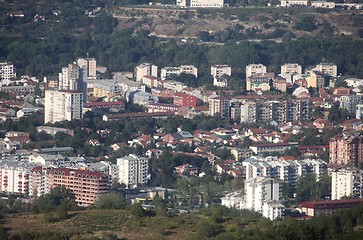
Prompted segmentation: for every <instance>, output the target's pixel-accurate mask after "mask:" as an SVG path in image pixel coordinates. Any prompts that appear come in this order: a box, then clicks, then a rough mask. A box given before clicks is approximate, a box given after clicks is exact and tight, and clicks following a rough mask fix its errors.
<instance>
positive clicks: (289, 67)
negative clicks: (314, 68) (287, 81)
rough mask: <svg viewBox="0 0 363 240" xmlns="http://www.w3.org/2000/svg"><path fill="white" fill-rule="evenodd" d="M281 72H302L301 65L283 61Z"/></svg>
mask: <svg viewBox="0 0 363 240" xmlns="http://www.w3.org/2000/svg"><path fill="white" fill-rule="evenodd" d="M281 74H290V75H296V74H302V67H301V65H300V64H297V63H285V64H284V65H282V66H281Z"/></svg>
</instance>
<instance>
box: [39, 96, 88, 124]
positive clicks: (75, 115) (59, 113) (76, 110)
mask: <svg viewBox="0 0 363 240" xmlns="http://www.w3.org/2000/svg"><path fill="white" fill-rule="evenodd" d="M82 105H83V94H82V92H79V91H72V90H59V91H52V90H46V91H45V115H44V122H45V123H48V122H50V123H55V122H60V121H64V120H68V121H71V120H72V119H81V118H82Z"/></svg>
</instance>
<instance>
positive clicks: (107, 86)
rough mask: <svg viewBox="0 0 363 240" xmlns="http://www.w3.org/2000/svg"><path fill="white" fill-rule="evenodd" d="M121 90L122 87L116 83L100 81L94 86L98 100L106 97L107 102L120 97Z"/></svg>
mask: <svg viewBox="0 0 363 240" xmlns="http://www.w3.org/2000/svg"><path fill="white" fill-rule="evenodd" d="M121 90H122V89H121V86H120V85H118V84H117V82H115V81H108V80H99V81H97V82H95V83H94V84H93V96H94V97H98V98H101V97H106V100H108V98H110V97H113V96H116V95H120V94H121Z"/></svg>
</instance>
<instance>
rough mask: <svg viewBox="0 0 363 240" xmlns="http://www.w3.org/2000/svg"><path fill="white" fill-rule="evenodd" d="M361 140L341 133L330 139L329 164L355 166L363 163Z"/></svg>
mask: <svg viewBox="0 0 363 240" xmlns="http://www.w3.org/2000/svg"><path fill="white" fill-rule="evenodd" d="M362 151H363V138H362V136H359V135H357V134H352V133H343V134H338V135H336V136H334V137H332V138H330V142H329V164H330V165H331V166H332V167H339V166H342V165H349V166H357V165H358V164H359V163H361V162H362V161H363V156H362V154H363V152H362Z"/></svg>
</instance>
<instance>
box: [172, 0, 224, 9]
mask: <svg viewBox="0 0 363 240" xmlns="http://www.w3.org/2000/svg"><path fill="white" fill-rule="evenodd" d="M176 5H177V6H179V7H195V8H222V7H223V6H224V0H176Z"/></svg>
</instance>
